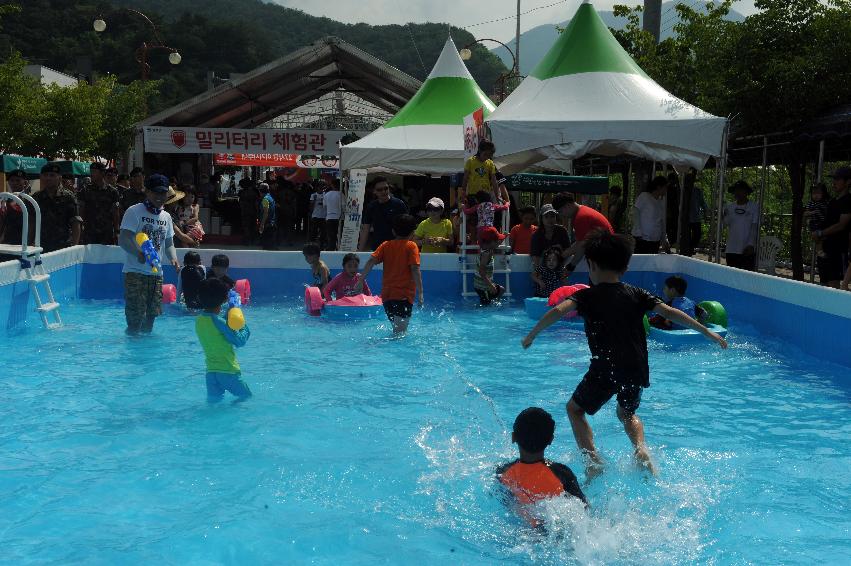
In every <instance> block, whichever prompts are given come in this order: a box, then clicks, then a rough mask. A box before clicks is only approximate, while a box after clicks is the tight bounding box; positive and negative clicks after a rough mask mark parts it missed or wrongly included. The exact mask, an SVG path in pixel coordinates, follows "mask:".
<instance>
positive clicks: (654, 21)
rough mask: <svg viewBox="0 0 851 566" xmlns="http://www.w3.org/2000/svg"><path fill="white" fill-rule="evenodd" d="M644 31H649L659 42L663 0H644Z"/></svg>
mask: <svg viewBox="0 0 851 566" xmlns="http://www.w3.org/2000/svg"><path fill="white" fill-rule="evenodd" d="M643 28H644V31H649V32H650V33H652V34H653V37H655V38H656V43H659V40H660V39H661V38H660V35H661V29H662V0H644V26H643Z"/></svg>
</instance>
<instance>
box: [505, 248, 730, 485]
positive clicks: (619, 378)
mask: <svg viewBox="0 0 851 566" xmlns="http://www.w3.org/2000/svg"><path fill="white" fill-rule="evenodd" d="M587 242H588V244H587V248H586V253H585V257H586V258H587V260H588V270H589V275H590V277H591V283H592V285H593V286H592V287H589V288H588V289H583V290H581V291H579V292H577V293H575V294H574V295H572V296H571V297H570V298H569V299H568V300H566V301H564V302H563V303H561V304H559V305H558V306H556V307H554V308H553V309H551V310H550V311H549V312H548V313H547V314H545V315H544V316H543V317H542V318H541V320H540V321H538V324H536V325H535V328H533V329H532V331H531V332H530V333H529V334H528V335H527V336H526V337H525V338H524V339H523V341H522V345H523V347H524V348H528V347H529V346H531V345H532V342H533V341H534V340H535V337H536V336H537V335H538V334H539V333H540V332H541V331H542V330H544V329H545V328H547V327H549V326H550V325H552V324H554V323H556V322H557V321H559V320H560V319H561V318H562V317H563V316H565V315H566V314H568V313H570V312H572V311H574V310H576V311H578V312H579V314H580V315H581V316H582V317H583V318H584V319H585V335H586V336H587V338H588V347H589V348H590V349H591V367H590V368H589V369H588V373H586V374H585V377H583V378H582V381H581V382H580V383H579V385H578V386H577V387H576V390H575V391H574V392H573V396H572V397H571V399H570V402H568V404H567V416H568V418H569V419H570V425H571V427H573V436H574V437H575V438H576V443H577V444H578V445H579V448H580V449H581V450H582V451H583V452H584V453H585V454H586V456H587V457H588V459H589V462H588V469H587V470H586V474H587V475H588V476H589V477H592V476H594V475H596V473H598V472H599V471H600V468H601V465H602V460H601V459H600V456H599V455H598V454H597V449H596V448H595V447H594V433H593V431H592V430H591V425H589V424H588V421H587V420H586V418H585V415H586V414H589V415H593V414H594V413H596V412H597V411H598V410H600V407H602V406H603V405H605V404H606V403H607V402H608V401H609V399H611V398H612V397H613V396H615V395H617V400H618V418H619V419H620V420H621V422H622V423H623V425H624V429H625V430H626V434H627V436H629V439H630V440H631V441H632V444H633V445H634V446H635V456H636V458H638V460H639V461H641V462H642V463H643V464H644V465H645V466H647V468H648V469H649V470H650V471H651V472H652V473H654V474H655V473H656V470H655V467H654V465H653V463H652V462H651V460H650V455H649V454H648V452H647V446H646V445H645V443H644V425H642V423H641V419H639V418H638V415H636V414H635V412H636V411H637V410H638V406H639V404H640V403H641V390H642V389H643V388H645V387H650V369H649V366H648V364H647V335H646V333H645V330H644V321H643V319H644V315H645V313H647V311H653V312H654V313H656V314H659V315H661V316H663V317H664V318H666V319H668V320H671V321H673V322H675V323H677V324H680V325H682V326H685V327H686V328H691V329H694V330H697V331H698V332H700V333H702V334H703V335H704V336H706V337H707V338H709V339H710V340H714V341H715V342H717V343H718V345H720V346H721V347H722V348H726V347H727V342H726V341H725V340H724V338H722V337H721V336H719V335H718V334H716V333H714V332H712V331H711V330H709V329H708V328H706V327H705V326H703V325H702V324H700V323H699V322H697V321H696V320H694V319H693V318H691V317H690V316H688V315H687V314H685V313H684V312H682V311H681V310H679V309H675V308H673V307H670V306H668V305H666V304H665V303H663V302H662V300H661V299H660V298H658V297H656V296H654V295H652V294H650V293H648V292H647V291H645V290H644V289H639V288H637V287H633V286H632V285H627V284H626V283H621V281H620V278H621V276H622V275H623V274H624V273H625V272H626V269H627V267H628V266H629V260H630V258H631V257H632V250H633V244H632V240H631V238H628V237H627V236H623V235H621V234H610V233H608V232H599V233H596V234H594V235H593V236H591V237H589V238H588V240H587Z"/></svg>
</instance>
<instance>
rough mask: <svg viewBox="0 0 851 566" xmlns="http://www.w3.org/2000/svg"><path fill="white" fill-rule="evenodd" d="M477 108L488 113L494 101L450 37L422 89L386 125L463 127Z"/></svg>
mask: <svg viewBox="0 0 851 566" xmlns="http://www.w3.org/2000/svg"><path fill="white" fill-rule="evenodd" d="M478 108H484V112H485V116H487V115H489V114H490V113H491V112H492V111H493V110H494V104H493V102H491V100H490V98H488V96H487V95H486V94H485V93H484V92H482V89H480V88H479V85H477V84H476V81H475V80H473V77H472V76H471V75H470V71H468V70H467V67H466V66H465V65H464V62H463V61H461V57H460V56H459V55H458V51H457V49H456V48H455V43H454V42H453V41H452V38H450V39H448V40H447V41H446V44H445V45H444V46H443V51H442V52H441V53H440V57H438V59H437V62H436V63H435V65H434V68H433V69H432V71H431V73H430V74H429V76H428V78H427V79H426V81H425V82H424V83H423V85H422V86H421V87H420V90H418V91H417V93H416V94H415V95H414V96H413V98H411V100H409V101H408V103H407V104H406V105H405V106H403V107H402V109H401V110H399V112H398V113H396V115H395V116H394V117H393V118H391V119H390V120H389V121H388V122H387V123H386V124H384V127H385V128H395V127H398V126H430V125H450V126H452V125H456V124H457V125H459V126H460V125H463V123H464V116H467V115H468V114H471V113H472V112H474V111H475V110H476V109H478Z"/></svg>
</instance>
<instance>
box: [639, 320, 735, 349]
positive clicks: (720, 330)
mask: <svg viewBox="0 0 851 566" xmlns="http://www.w3.org/2000/svg"><path fill="white" fill-rule="evenodd" d="M706 327H707V328H708V329H709V330H711V331H713V332H715V333H717V334H720V335H721V336H727V329H726V328H724V327H723V326H719V325H717V324H707V325H706ZM650 338H652V339H653V340H658V341H659V342H665V343H666V344H675V345H691V344H701V343H704V342H705V343H707V344H709V340H707V339H706V337H705V336H704V335H703V334H701V333H700V332H698V331H697V330H692V329H691V328H684V329H681V330H662V329H661V328H656V327H650Z"/></svg>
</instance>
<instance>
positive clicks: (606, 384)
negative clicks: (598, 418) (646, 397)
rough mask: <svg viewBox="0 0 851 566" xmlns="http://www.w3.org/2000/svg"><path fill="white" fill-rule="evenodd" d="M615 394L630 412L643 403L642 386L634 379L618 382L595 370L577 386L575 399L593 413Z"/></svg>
mask: <svg viewBox="0 0 851 566" xmlns="http://www.w3.org/2000/svg"><path fill="white" fill-rule="evenodd" d="M613 395H617V396H618V405H620V407H621V409H623V410H624V411H626V412H627V413H629V414H633V413H635V412H636V411H637V410H638V406H639V405H640V404H641V386H640V385H637V384H635V382H634V381H633V380H632V379H629V380H623V381H621V380H618V382H616V381H614V380H612V379H610V378H609V377H608V376H603V375H601V374H599V373H597V372H594V371H589V372H588V373H586V374H585V377H583V378H582V381H580V382H579V385H577V386H576V390H575V391H574V392H573V400H574V401H575V402H576V404H577V405H579V406H580V407H581V408H582V410H583V411H585V412H586V413H588V414H589V415H593V414H594V413H596V412H597V411H599V410H600V407H602V406H603V405H605V404H606V403H607V402H608V401H609V399H611V398H612V396H613Z"/></svg>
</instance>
